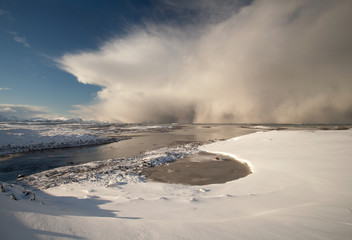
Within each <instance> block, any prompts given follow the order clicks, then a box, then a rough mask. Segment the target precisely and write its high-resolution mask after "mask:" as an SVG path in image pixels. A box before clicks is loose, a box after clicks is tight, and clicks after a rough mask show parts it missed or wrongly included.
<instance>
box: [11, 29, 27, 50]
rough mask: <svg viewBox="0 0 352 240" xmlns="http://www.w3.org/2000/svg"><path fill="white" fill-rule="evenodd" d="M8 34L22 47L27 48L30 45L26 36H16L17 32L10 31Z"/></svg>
mask: <svg viewBox="0 0 352 240" xmlns="http://www.w3.org/2000/svg"><path fill="white" fill-rule="evenodd" d="M10 34H11V35H12V37H13V40H15V41H16V42H18V43H20V44H22V45H23V46H24V47H27V48H30V47H31V45H29V43H28V42H27V40H26V38H25V37H20V36H18V34H17V32H11V33H10Z"/></svg>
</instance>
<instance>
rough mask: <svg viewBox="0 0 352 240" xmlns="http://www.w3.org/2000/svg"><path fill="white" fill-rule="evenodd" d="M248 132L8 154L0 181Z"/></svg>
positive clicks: (138, 138) (201, 130) (159, 135)
mask: <svg viewBox="0 0 352 240" xmlns="http://www.w3.org/2000/svg"><path fill="white" fill-rule="evenodd" d="M251 132H254V130H253V129H247V128H241V127H240V126H239V125H182V126H178V127H176V128H175V129H171V130H169V131H152V132H139V133H135V134H133V135H129V136H127V137H130V139H127V140H122V141H119V142H115V143H111V144H106V145H99V146H89V147H76V148H65V149H56V150H43V151H37V152H28V153H21V154H11V155H6V156H1V157H0V181H11V180H15V179H16V178H17V176H18V175H19V174H23V175H25V176H28V175H31V174H34V173H37V172H42V171H45V170H49V169H53V168H57V167H62V166H67V165H76V164H81V163H87V162H92V161H99V160H106V159H111V158H115V159H117V158H122V157H129V156H137V155H141V154H143V153H144V152H146V151H148V150H155V149H159V148H162V147H167V146H174V145H177V144H184V143H188V142H207V141H210V140H220V139H228V138H232V137H235V136H240V135H244V134H248V133H251ZM123 136H126V135H123Z"/></svg>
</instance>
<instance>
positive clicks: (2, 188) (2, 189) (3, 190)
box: [0, 183, 6, 192]
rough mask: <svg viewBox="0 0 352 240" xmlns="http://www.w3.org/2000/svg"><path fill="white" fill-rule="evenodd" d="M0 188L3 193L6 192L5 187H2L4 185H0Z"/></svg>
mask: <svg viewBox="0 0 352 240" xmlns="http://www.w3.org/2000/svg"><path fill="white" fill-rule="evenodd" d="M0 186H1V192H6V190H5V188H4V185H2V183H0Z"/></svg>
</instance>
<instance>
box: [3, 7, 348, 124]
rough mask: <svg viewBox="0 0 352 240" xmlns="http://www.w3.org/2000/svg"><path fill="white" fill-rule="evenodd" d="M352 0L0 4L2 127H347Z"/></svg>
mask: <svg viewBox="0 0 352 240" xmlns="http://www.w3.org/2000/svg"><path fill="white" fill-rule="evenodd" d="M350 22H352V1H348V0H335V1H329V0H306V1H300V0H292V1H276V0H255V1H252V0H217V1H213V0H119V1H113V0H110V1H108V0H99V1H89V0H74V1H72V0H50V1H49V0H31V1H27V0H2V1H0V119H4V118H6V116H17V117H18V118H29V117H53V116H57V117H59V116H64V117H81V118H83V119H87V120H88V119H89V120H100V121H113V122H147V123H156V122H158V123H159V122H206V123H210V122H213V123H218V122H221V123H239V122H240V123H243V122H246V123H351V122H352V98H351V97H350V96H351V94H350V93H351V92H352V82H351V80H350V79H351V77H352V52H351V47H350V43H351V42H352V29H351V27H350V26H349V23H350Z"/></svg>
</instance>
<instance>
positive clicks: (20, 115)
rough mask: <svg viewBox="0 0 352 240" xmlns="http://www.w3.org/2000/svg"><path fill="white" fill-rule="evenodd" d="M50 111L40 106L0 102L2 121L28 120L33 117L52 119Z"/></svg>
mask: <svg viewBox="0 0 352 240" xmlns="http://www.w3.org/2000/svg"><path fill="white" fill-rule="evenodd" d="M51 117H52V116H51V115H50V114H49V112H48V111H47V110H46V109H45V108H43V107H39V106H31V105H16V104H0V121H8V120H27V119H31V118H45V119H50V118H51Z"/></svg>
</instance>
